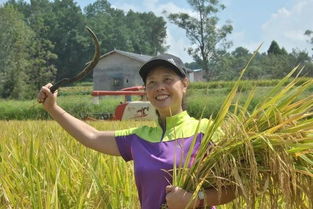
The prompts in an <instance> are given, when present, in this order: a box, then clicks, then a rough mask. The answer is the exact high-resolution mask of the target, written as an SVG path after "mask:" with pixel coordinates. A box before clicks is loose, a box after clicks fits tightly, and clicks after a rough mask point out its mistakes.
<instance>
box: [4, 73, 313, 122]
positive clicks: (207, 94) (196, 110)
mask: <svg viewBox="0 0 313 209" xmlns="http://www.w3.org/2000/svg"><path fill="white" fill-rule="evenodd" d="M308 79H312V78H300V80H301V81H302V82H305V81H306V80H308ZM277 82H278V80H260V81H242V82H241V84H240V92H239V93H238V99H239V100H240V101H244V100H245V98H246V97H247V95H248V94H249V92H250V90H252V89H254V88H256V93H255V98H254V100H253V102H252V104H253V105H255V104H257V102H258V100H259V99H260V98H262V96H263V95H264V93H266V92H267V91H269V90H270V89H271V88H272V87H273V86H274V85H276V84H277ZM232 85H233V82H222V81H218V82H197V83H191V85H190V87H189V91H188V95H187V98H186V103H187V110H188V112H189V113H190V114H191V115H192V116H194V117H199V116H200V115H201V114H202V112H203V114H204V115H203V116H204V117H210V116H211V115H212V116H213V117H214V115H215V114H216V112H217V110H218V109H219V107H220V105H221V104H222V102H223V101H224V98H225V96H226V95H227V93H228V92H229V91H230V89H231V87H232ZM91 91H92V83H80V84H76V85H75V86H71V87H62V88H60V90H59V97H58V101H59V104H60V105H61V106H62V107H63V108H64V109H65V110H67V111H68V112H70V113H71V114H73V115H74V116H76V117H78V118H84V117H86V116H97V115H99V114H101V113H114V110H115V107H116V106H117V105H118V104H119V103H120V102H123V101H124V98H123V97H120V96H115V97H113V96H107V97H105V98H104V99H102V100H101V102H100V104H99V105H95V104H93V101H92V96H91ZM311 94H313V89H309V90H308V91H306V92H305V93H304V94H303V95H302V96H303V97H305V96H307V95H311ZM250 108H253V106H251V107H250ZM46 119H49V116H48V114H47V113H46V112H45V111H44V110H43V109H42V107H41V105H40V104H38V103H37V102H36V100H35V99H34V100H30V101H16V100H1V99H0V120H46Z"/></svg>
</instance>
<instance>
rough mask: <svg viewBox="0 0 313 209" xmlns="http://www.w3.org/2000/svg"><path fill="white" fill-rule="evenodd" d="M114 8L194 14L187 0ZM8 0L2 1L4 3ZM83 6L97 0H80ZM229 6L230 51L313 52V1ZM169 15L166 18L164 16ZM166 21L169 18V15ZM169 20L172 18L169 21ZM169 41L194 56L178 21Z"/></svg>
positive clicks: (118, 2)
mask: <svg viewBox="0 0 313 209" xmlns="http://www.w3.org/2000/svg"><path fill="white" fill-rule="evenodd" d="M108 1H109V2H110V4H111V6H112V7H114V8H118V9H122V10H124V11H125V12H127V11H128V10H129V9H132V10H134V11H137V12H148V11H152V12H154V13H155V14H156V15H157V16H164V14H163V11H164V10H166V11H168V12H169V13H178V12H185V13H189V14H191V15H192V14H194V12H193V11H192V9H191V7H190V6H189V4H188V2H187V0H108ZM3 2H5V0H0V4H1V3H3ZM76 2H77V3H78V5H80V7H81V8H84V7H85V6H86V5H88V4H90V3H93V2H95V0H76ZM220 2H221V3H223V4H224V5H225V6H226V8H225V10H223V11H221V12H219V13H218V17H219V18H220V21H219V24H220V25H223V24H225V23H226V21H230V22H231V24H232V25H233V28H234V29H233V32H232V34H230V35H229V36H228V38H227V39H228V40H231V41H232V42H233V46H232V48H231V49H230V50H233V49H235V48H236V47H238V46H242V47H245V48H247V49H249V50H250V51H251V52H252V51H254V50H255V49H256V48H257V47H258V46H259V45H260V44H261V43H263V46H262V48H261V51H267V49H268V47H269V45H270V43H271V42H272V40H275V41H277V42H278V44H279V45H280V46H281V47H284V48H285V49H286V50H287V51H288V52H291V51H292V49H297V50H305V51H307V52H309V54H311V55H312V50H311V48H312V45H310V44H309V43H308V39H309V38H308V37H307V36H305V35H304V32H305V31H306V30H307V29H310V30H313V12H312V11H313V0H221V1H220ZM164 18H165V17H164ZM165 20H166V18H165ZM166 21H167V22H168V20H166ZM166 44H167V45H170V48H169V50H168V51H167V52H168V53H172V54H175V55H177V56H179V57H180V58H182V60H183V61H184V62H191V61H192V58H191V57H190V56H189V55H188V53H187V52H186V48H188V47H189V46H190V42H189V40H188V39H187V38H186V36H185V32H184V30H182V29H180V28H178V27H177V26H175V25H174V24H171V23H169V22H168V24H167V38H166Z"/></svg>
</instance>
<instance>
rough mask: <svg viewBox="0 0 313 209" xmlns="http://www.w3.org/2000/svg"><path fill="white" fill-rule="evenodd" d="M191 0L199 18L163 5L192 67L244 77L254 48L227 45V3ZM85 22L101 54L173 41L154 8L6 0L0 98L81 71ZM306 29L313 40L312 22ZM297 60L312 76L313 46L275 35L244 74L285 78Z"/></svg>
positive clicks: (0, 22)
mask: <svg viewBox="0 0 313 209" xmlns="http://www.w3.org/2000/svg"><path fill="white" fill-rule="evenodd" d="M187 1H188V3H189V4H190V6H191V8H192V9H193V11H194V12H195V13H196V14H197V16H198V18H197V17H195V16H190V15H189V14H186V13H172V14H170V13H167V12H166V11H165V12H164V14H165V16H166V18H167V19H168V20H169V21H170V22H172V23H174V24H176V25H177V26H179V27H180V28H182V29H184V30H185V31H186V36H187V37H188V38H189V39H190V41H191V43H192V44H191V45H192V46H186V48H188V53H189V54H190V55H191V56H192V57H193V59H194V62H192V63H186V65H187V67H189V68H191V69H200V68H201V69H203V70H204V72H205V73H204V78H205V79H206V80H232V79H234V78H236V77H238V75H239V72H240V70H241V69H242V68H243V67H244V66H245V65H246V63H247V62H248V60H249V59H250V57H251V56H252V52H250V51H249V50H248V49H245V48H243V47H238V48H236V49H234V50H233V51H230V50H229V48H230V47H231V45H232V43H231V41H229V40H227V35H229V34H230V33H231V32H232V30H233V27H232V25H231V23H230V22H227V23H226V24H224V25H221V24H219V18H218V17H217V13H218V12H219V11H221V10H224V9H225V6H224V5H223V4H221V3H220V1H218V0H214V1H211V0H187ZM86 25H87V26H89V27H91V28H92V29H93V30H94V31H95V33H96V34H97V36H98V39H99V41H100V46H101V53H102V54H103V53H106V52H108V51H111V50H113V49H119V50H124V51H129V52H134V53H138V54H147V55H156V54H158V53H163V52H165V51H166V50H167V48H168V46H167V45H166V43H165V39H166V35H167V34H166V21H165V18H164V17H158V16H156V15H155V14H154V13H153V12H143V13H140V12H134V11H132V10H129V11H128V12H125V11H123V10H120V9H117V8H113V7H112V6H111V4H110V3H109V2H108V0H97V1H95V2H94V3H91V4H89V5H87V6H86V7H85V8H83V9H82V8H80V7H79V5H77V3H76V2H75V0H53V1H51V0H30V1H25V0H8V1H7V2H6V3H5V4H3V5H2V6H0V29H1V30H0V49H1V50H0V98H14V99H29V98H33V97H34V96H35V94H36V93H37V91H38V89H39V88H40V87H41V86H42V85H43V84H45V83H47V82H53V81H56V80H60V79H61V78H64V77H72V76H73V75H75V74H77V73H78V72H79V71H80V70H81V68H82V67H83V66H84V65H85V63H86V62H88V61H89V59H90V58H91V55H92V54H93V51H94V46H93V42H92V40H91V39H90V37H89V34H88V33H87V32H86V31H85V26H86ZM304 33H305V35H307V37H308V44H310V43H311V44H312V45H313V41H312V40H313V38H312V36H313V32H312V30H307V31H305V32H304ZM298 64H301V65H303V66H304V70H303V73H302V75H304V76H311V77H312V76H313V64H312V56H310V55H309V53H308V52H306V51H301V50H296V49H294V50H292V52H287V51H286V50H285V49H284V48H283V47H280V46H279V44H278V43H277V42H276V41H273V42H272V43H271V46H270V47H269V49H268V50H267V52H264V53H258V54H257V56H256V57H255V59H254V60H253V62H252V63H251V64H250V68H249V70H248V71H247V73H246V74H245V79H279V78H282V77H284V76H285V75H286V73H288V72H289V71H290V70H291V69H292V68H293V67H294V66H296V65H298ZM90 78H91V77H89V79H90Z"/></svg>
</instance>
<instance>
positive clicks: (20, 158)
mask: <svg viewBox="0 0 313 209" xmlns="http://www.w3.org/2000/svg"><path fill="white" fill-rule="evenodd" d="M311 89H312V85H311V88H310V89H308V90H307V91H304V93H303V92H302V94H301V95H299V96H300V97H299V98H298V99H303V98H304V99H303V101H305V102H306V103H307V104H308V105H309V106H305V108H306V109H308V108H309V111H308V112H309V113H310V117H307V118H306V119H307V122H305V121H301V122H302V123H301V124H302V125H303V126H302V125H301V124H300V123H298V128H301V130H302V129H303V127H312V100H311V98H312V90H311ZM191 91H192V94H191V95H190V96H189V101H191V102H192V101H199V100H200V99H199V95H200V94H201V95H202V97H203V94H205V93H207V94H211V95H214V94H213V93H216V91H214V92H213V91H212V90H210V89H206V90H203V89H202V90H199V89H196V88H194V89H191ZM204 91H205V92H204ZM220 91H226V92H224V93H225V94H226V93H228V92H229V91H230V89H224V90H221V89H220ZM263 91H264V92H263ZM256 93H257V95H259V96H260V95H261V97H260V98H262V95H263V94H264V93H266V91H265V90H264V88H262V89H258V88H256ZM277 94H283V93H281V92H280V90H279V89H277ZM73 95H74V93H73ZM73 95H71V94H70V93H69V95H67V96H68V97H73V98H76V97H74V96H73ZM220 95H221V94H219V95H214V96H216V97H215V98H217V97H218V96H219V97H221V96H220ZM294 95H296V96H297V95H298V93H297V92H296V93H293V94H291V95H289V94H286V98H287V99H290V98H292V99H293V98H294ZM68 97H67V98H68ZM240 97H241V96H240V95H239V96H238V98H237V97H235V96H234V98H237V99H238V100H240ZM243 98H247V101H248V102H246V103H247V104H248V103H249V104H251V103H254V102H255V103H258V101H259V100H260V98H258V97H257V98H256V100H255V101H254V100H252V97H251V98H250V99H249V97H246V96H245V95H244V96H243ZM266 98H267V97H266ZM268 98H271V97H268ZM282 98H283V97H282ZM286 98H283V99H282V100H281V103H280V105H278V107H279V108H282V107H285V106H286V105H287V106H288V108H287V109H288V111H287V113H288V114H289V112H293V111H296V109H297V108H293V107H298V106H297V105H300V103H299V102H296V103H294V104H295V106H293V105H289V102H287V101H288V100H287V99H286ZM187 99H188V98H187ZM243 100H244V99H243ZM201 101H202V103H199V104H192V103H191V107H193V109H192V108H191V109H189V110H188V111H190V112H193V111H194V115H198V112H196V111H199V109H201V108H203V107H204V106H206V107H209V109H210V110H211V111H212V109H214V107H217V109H216V111H218V109H219V107H220V103H222V102H223V101H224V98H223V97H221V98H220V101H219V100H217V99H214V104H213V105H209V104H211V103H210V102H209V100H208V101H206V99H204V98H202V100H201ZM266 101H267V100H266V99H265V102H266ZM215 103H216V104H215ZM276 103H277V102H276ZM273 104H274V103H273ZM290 104H291V103H290ZM228 105H229V107H230V109H231V107H232V106H231V105H230V103H229V104H228ZM284 105H285V106H284ZM21 106H23V105H21ZM35 106H37V105H35ZM78 106H79V105H78ZM252 106H253V107H254V106H255V105H252ZM33 107H34V105H32V108H33ZM249 107H250V106H249ZM270 107H271V110H272V109H273V110H278V107H275V108H273V107H274V106H273V105H270ZM71 108H72V106H71ZM78 109H79V107H77V109H75V110H78ZM244 109H245V111H243V112H247V111H246V110H249V108H248V106H246V107H245V106H244ZM285 109H286V108H285ZM298 109H299V108H298ZM0 111H1V107H0ZM216 111H215V112H216ZM233 111H235V112H236V111H237V112H238V110H236V108H234V110H232V112H233ZM262 111H263V110H262ZM297 111H300V112H296V113H299V114H300V113H301V114H303V113H302V112H301V109H300V110H297ZM306 111H307V110H306ZM306 111H304V112H306ZM11 112H14V111H11ZM77 112H78V111H77ZM271 112H273V111H270V113H271ZM203 113H205V110H204V111H203ZM274 113H276V112H275V111H274ZM283 113H286V111H285V112H283ZM211 114H212V112H211ZM240 115H241V114H239V116H240ZM261 115H262V114H261ZM265 115H266V114H265ZM276 115H277V114H276ZM252 116H253V115H252ZM278 116H279V117H278ZM288 116H289V115H288ZM290 116H292V114H290ZM22 118H23V117H22ZM218 118H219V117H217V119H218ZM249 118H250V119H249ZM251 118H253V117H251V115H248V116H247V119H245V120H242V121H249V120H251ZM256 118H257V119H259V117H256ZM271 118H275V121H276V119H277V120H278V121H280V120H281V119H282V117H281V115H277V117H276V116H275V117H271ZM285 118H287V119H288V117H285ZM215 119H216V118H215ZM288 120H289V119H288ZM290 120H291V119H290ZM255 121H259V120H255ZM260 121H261V120H260ZM265 121H266V123H264V124H268V122H269V120H267V119H266V120H265ZM89 123H90V124H91V125H92V126H94V127H96V128H97V129H99V130H118V129H125V128H130V127H137V126H141V125H154V122H135V121H131V122H129V121H126V122H125V121H124V122H120V121H93V122H89ZM236 124H239V123H238V122H236ZM299 124H300V125H299ZM258 127H259V126H258ZM306 129H309V131H310V130H312V129H310V128H306ZM270 130H272V129H270ZM288 130H289V129H288ZM289 131H290V130H289ZM248 133H251V132H248ZM288 133H289V132H288ZM226 134H227V133H226ZM305 142H307V144H308V145H310V147H312V135H309V136H308V139H307V141H305ZM236 143H237V142H236ZM300 145H301V146H300ZM302 145H304V144H297V146H298V147H296V148H298V149H300V148H301V150H300V151H301V153H300V154H306V153H302V152H303V147H302ZM306 150H309V151H311V150H312V149H306ZM259 153H261V154H262V152H261V151H259ZM278 157H279V158H280V157H281V156H278ZM199 162H200V161H199ZM214 162H215V160H214ZM308 162H309V163H308V164H310V165H311V167H310V168H312V165H313V161H311V160H310V159H309V161H308ZM132 166H133V165H132V163H125V162H124V161H123V160H122V158H120V157H110V156H106V155H103V154H101V153H97V152H95V151H92V150H90V149H88V148H85V147H84V146H83V145H81V144H79V143H78V142H76V141H75V140H74V139H73V138H72V137H71V136H69V135H68V134H67V133H66V132H65V131H64V130H63V129H62V128H61V127H60V126H59V125H58V124H57V123H56V122H54V121H50V120H48V121H45V120H24V121H23V120H21V121H18V120H10V121H1V120H0V209H8V208H9V209H11V208H12V209H13V208H14V209H15V208H18V209H19V208H23V209H24V208H25V209H28V208H29V209H30V208H32V209H33V208H35V209H37V208H38V209H59V208H60V209H63V208H65V209H71V208H75V209H76V208H84V209H85V208H86V209H88V208H104V209H126V208H127V209H137V208H139V200H138V196H137V190H136V186H135V182H134V176H133V169H132ZM308 171H309V172H311V170H308ZM247 179H248V178H247ZM310 182H312V178H311V179H310ZM282 183H283V182H282ZM246 184H247V185H249V184H250V183H249V182H246ZM309 185H312V184H309ZM309 189H310V188H309ZM304 200H305V202H307V201H310V200H308V199H304ZM275 201H276V200H275ZM280 201H282V200H279V199H278V200H277V204H280ZM259 202H260V201H259ZM259 202H257V205H256V207H255V208H270V207H267V206H265V207H264V206H263V207H261V206H260V205H259ZM304 205H312V204H311V203H310V204H304ZM244 207H245V208H247V207H246V205H245V206H244V204H243V207H242V208H244ZM218 208H219V209H222V208H223V209H230V208H237V207H235V206H234V205H232V204H229V205H225V206H220V207H218Z"/></svg>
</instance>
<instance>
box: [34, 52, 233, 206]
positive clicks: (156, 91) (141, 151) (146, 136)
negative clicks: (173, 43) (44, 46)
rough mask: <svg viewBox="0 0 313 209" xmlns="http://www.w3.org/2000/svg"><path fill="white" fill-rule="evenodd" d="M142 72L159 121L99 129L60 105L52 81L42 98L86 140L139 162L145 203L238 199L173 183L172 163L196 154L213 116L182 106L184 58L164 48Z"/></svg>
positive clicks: (228, 193) (141, 197) (137, 176)
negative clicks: (202, 116)
mask: <svg viewBox="0 0 313 209" xmlns="http://www.w3.org/2000/svg"><path fill="white" fill-rule="evenodd" d="M139 74H140V76H141V77H142V80H143V82H144V83H145V87H146V94H147V98H148V100H149V101H150V102H151V104H152V105H153V106H154V107H155V108H156V110H157V112H158V114H159V121H158V123H157V126H156V127H148V126H142V127H138V128H132V129H125V130H119V131H114V130H112V131H99V130H97V129H95V128H94V127H92V126H90V125H88V124H86V123H84V122H83V121H80V120H78V119H77V118H75V117H73V116H72V115H70V114H69V113H67V112H65V111H64V110H63V109H62V108H61V107H60V106H58V105H57V103H56V96H57V93H51V91H50V88H51V86H52V85H51V84H47V85H46V86H43V87H42V89H41V90H40V92H39V94H38V101H41V102H42V103H43V106H44V108H45V109H46V110H47V111H48V112H49V113H50V115H51V116H52V117H53V118H54V119H55V120H56V121H57V122H58V123H59V124H60V125H61V126H62V127H63V128H64V129H65V130H66V131H67V132H68V133H69V134H71V135H72V136H73V137H74V138H76V139H77V140H78V141H79V142H81V143H82V144H83V145H85V146H87V147H89V148H92V149H94V150H97V151H99V152H102V153H104V154H108V155H113V156H121V157H122V158H123V159H124V160H125V161H133V162H134V174H135V179H136V186H137V190H138V195H139V200H140V205H141V208H142V209H160V208H161V207H163V206H164V205H167V207H168V208H169V209H181V208H186V206H187V205H188V204H189V205H191V207H189V208H197V207H200V206H202V205H203V204H205V205H216V204H223V203H226V202H229V201H231V200H232V199H234V193H233V192H232V191H231V190H230V191H228V190H227V189H225V191H223V192H222V194H221V196H220V198H219V196H218V195H219V194H218V193H217V191H216V190H215V189H208V190H206V191H201V193H199V197H193V196H192V193H191V192H187V191H185V190H183V189H181V188H178V187H174V186H172V185H171V182H172V175H171V172H172V170H173V168H174V167H177V166H179V165H182V164H184V162H185V159H186V156H187V154H188V153H190V152H192V158H194V157H195V156H196V154H197V150H198V148H199V146H200V144H201V140H202V138H203V135H204V132H205V128H206V127H208V126H209V125H210V124H211V121H210V120H208V119H202V120H201V122H200V123H199V120H196V119H194V118H191V117H190V116H189V115H188V113H187V112H186V111H184V110H183V107H182V106H183V98H184V95H185V94H186V91H187V87H188V78H187V72H186V68H185V66H184V65H183V62H182V61H181V60H180V59H179V58H178V57H176V56H174V55H170V54H162V55H159V56H156V57H153V58H152V59H151V60H149V61H148V62H147V63H145V64H144V65H143V66H142V67H141V69H140V70H139ZM199 124H201V125H199ZM219 135H220V134H216V137H213V138H212V139H213V140H212V143H208V145H207V146H211V145H212V144H213V142H214V141H216V140H218V136H219ZM195 137H196V141H195V142H194V140H193V139H194V138H195ZM190 150H191V151H190ZM191 164H192V163H191ZM152 179H153V180H152ZM210 208H211V207H210Z"/></svg>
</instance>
